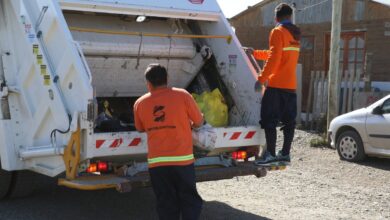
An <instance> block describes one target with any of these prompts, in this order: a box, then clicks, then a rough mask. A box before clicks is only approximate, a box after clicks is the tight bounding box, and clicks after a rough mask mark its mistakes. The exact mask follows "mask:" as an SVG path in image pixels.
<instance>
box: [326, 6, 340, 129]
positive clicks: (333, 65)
mask: <svg viewBox="0 0 390 220" xmlns="http://www.w3.org/2000/svg"><path fill="white" fill-rule="evenodd" d="M343 2H344V1H343V0H332V33H331V48H330V64H329V73H328V76H329V85H328V88H329V89H328V93H329V95H328V117H327V130H329V124H330V122H331V121H332V120H333V119H334V118H335V117H336V116H337V115H338V104H339V103H338V100H339V91H338V85H339V55H340V33H341V14H342V11H343V10H342V7H343Z"/></svg>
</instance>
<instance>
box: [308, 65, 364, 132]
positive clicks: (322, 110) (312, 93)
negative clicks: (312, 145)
mask: <svg viewBox="0 0 390 220" xmlns="http://www.w3.org/2000/svg"><path fill="white" fill-rule="evenodd" d="M360 84H361V73H359V72H357V73H356V74H349V73H348V72H345V73H344V74H343V75H342V77H341V80H340V84H339V94H340V96H339V114H344V113H346V112H350V111H352V110H354V109H357V108H358V107H360V106H358V105H356V104H355V103H356V101H355V102H354V100H356V98H357V97H359V93H360ZM327 108H328V77H327V76H326V74H325V71H312V72H311V75H310V86H309V94H308V100H307V106H306V120H305V124H306V128H310V129H312V130H313V129H316V130H319V129H320V125H321V122H322V121H323V120H324V119H325V116H326V113H327Z"/></svg>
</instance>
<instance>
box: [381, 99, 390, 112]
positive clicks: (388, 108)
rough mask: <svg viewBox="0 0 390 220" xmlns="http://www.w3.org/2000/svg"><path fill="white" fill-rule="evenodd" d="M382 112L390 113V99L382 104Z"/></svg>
mask: <svg viewBox="0 0 390 220" xmlns="http://www.w3.org/2000/svg"><path fill="white" fill-rule="evenodd" d="M382 112H383V114H389V113H390V99H387V100H386V101H385V102H384V103H383V105H382Z"/></svg>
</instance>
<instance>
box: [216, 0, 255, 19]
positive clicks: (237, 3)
mask: <svg viewBox="0 0 390 220" xmlns="http://www.w3.org/2000/svg"><path fill="white" fill-rule="evenodd" d="M261 1H262V0H217V2H218V3H219V5H220V6H221V8H222V11H223V12H224V14H225V16H226V17H227V18H231V17H233V16H234V15H236V14H238V13H240V12H242V11H244V10H245V9H247V8H248V6H252V5H255V4H257V3H259V2H261Z"/></svg>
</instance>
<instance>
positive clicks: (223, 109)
mask: <svg viewBox="0 0 390 220" xmlns="http://www.w3.org/2000/svg"><path fill="white" fill-rule="evenodd" d="M192 95H193V97H194V99H195V101H196V103H197V104H198V106H199V108H200V110H201V111H202V113H203V114H204V118H205V120H206V122H207V123H209V124H210V125H211V126H213V127H225V126H227V125H228V107H227V105H226V104H225V99H224V98H223V96H222V94H221V92H220V91H219V89H214V90H213V91H212V92H203V93H202V94H201V95H197V94H192Z"/></svg>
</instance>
